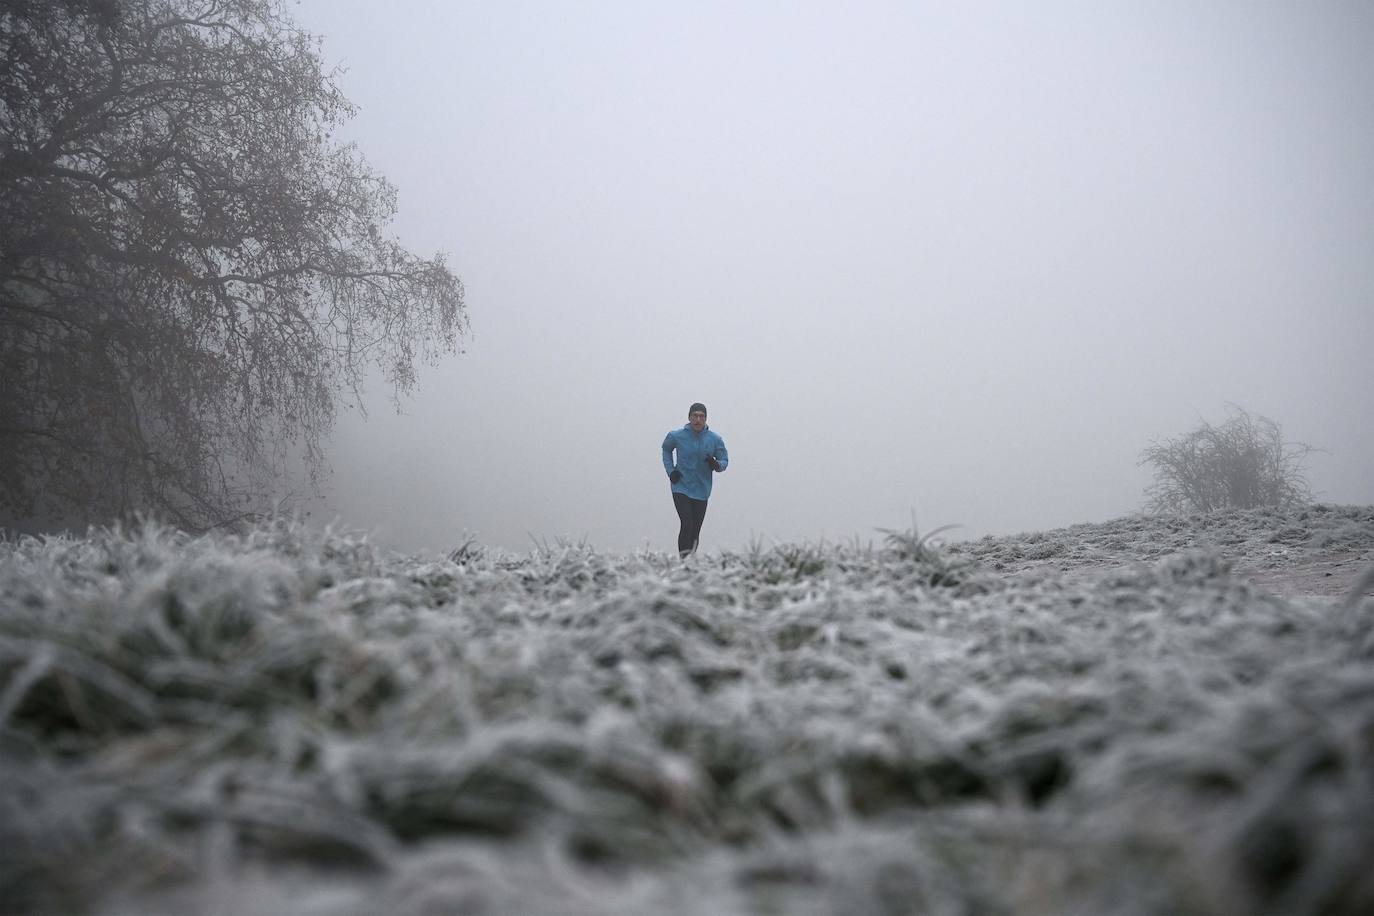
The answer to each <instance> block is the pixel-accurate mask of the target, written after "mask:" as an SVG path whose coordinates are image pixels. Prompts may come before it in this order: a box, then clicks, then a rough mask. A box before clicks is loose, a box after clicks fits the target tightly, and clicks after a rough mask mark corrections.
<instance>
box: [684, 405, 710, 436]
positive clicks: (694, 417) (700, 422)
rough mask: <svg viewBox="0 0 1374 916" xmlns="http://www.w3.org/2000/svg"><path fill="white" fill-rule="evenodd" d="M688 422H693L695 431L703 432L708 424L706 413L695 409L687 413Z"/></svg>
mask: <svg viewBox="0 0 1374 916" xmlns="http://www.w3.org/2000/svg"><path fill="white" fill-rule="evenodd" d="M687 422H688V423H690V424H692V430H693V432H698V433H699V432H701V431H702V429H704V428H705V426H706V414H704V413H702V412H701V411H699V410H694V411H692V412H691V413H689V414H688V415H687Z"/></svg>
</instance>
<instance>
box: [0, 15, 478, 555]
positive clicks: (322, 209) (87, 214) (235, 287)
mask: <svg viewBox="0 0 1374 916" xmlns="http://www.w3.org/2000/svg"><path fill="white" fill-rule="evenodd" d="M351 113H352V109H351V107H350V105H349V103H348V101H347V100H346V99H345V98H344V97H343V96H342V95H341V94H340V92H339V90H338V88H337V87H336V86H335V84H334V83H333V81H332V78H331V76H330V74H328V73H326V72H324V71H323V69H322V65H321V62H320V58H319V55H318V42H317V41H316V40H315V39H313V38H312V37H311V36H309V35H307V34H305V33H303V32H301V31H299V30H298V29H296V28H295V27H294V26H293V25H292V23H291V22H290V20H289V19H288V18H287V16H286V14H285V13H284V12H283V9H282V7H281V4H280V2H279V0H6V3H5V4H4V7H3V9H2V10H0V391H3V396H2V397H0V455H3V456H4V460H3V462H0V512H5V513H8V514H10V516H11V517H12V518H29V519H32V518H35V517H40V518H41V517H44V516H47V517H60V518H62V519H64V520H67V521H73V520H79V521H87V520H103V519H107V518H110V517H111V516H117V515H120V514H124V513H128V512H131V511H151V512H155V513H156V514H160V515H162V516H164V517H167V518H169V519H170V520H171V521H174V522H176V523H178V524H181V525H183V526H186V527H189V528H203V527H206V526H210V525H214V524H218V523H223V522H225V521H226V520H230V519H233V518H235V517H238V516H241V515H242V514H244V513H248V512H252V511H253V510H254V509H255V508H257V507H259V506H260V503H261V500H262V498H263V494H264V493H265V492H266V490H267V489H268V487H269V485H270V483H269V482H270V481H271V480H273V479H274V478H275V477H276V476H277V475H279V474H280V473H281V471H282V470H283V468H284V467H285V461H286V456H287V455H288V453H289V450H290V449H291V448H292V447H294V448H296V449H299V450H300V451H302V452H303V453H304V455H305V456H306V463H307V466H308V468H309V469H310V472H311V478H312V480H315V479H317V477H318V474H319V473H320V471H321V468H322V455H321V451H320V444H321V437H322V436H323V434H324V433H326V432H327V431H328V430H329V429H330V427H331V424H332V422H333V418H334V415H335V410H336V400H337V398H338V397H340V396H341V395H342V394H344V393H346V392H350V391H351V392H352V393H353V394H354V395H355V396H356V395H357V393H358V392H359V388H360V385H361V381H362V378H363V376H364V374H365V373H366V372H367V370H368V368H369V366H373V365H376V366H380V367H381V369H382V371H383V373H384V377H385V378H386V379H387V381H388V383H389V384H390V385H391V386H392V388H393V396H396V397H399V396H400V395H401V394H403V393H405V392H407V391H409V390H410V389H411V388H412V386H413V385H414V383H415V368H416V363H417V361H433V360H434V359H436V358H437V357H438V356H439V355H441V354H443V353H447V352H452V351H454V350H456V348H457V344H458V341H459V340H460V338H461V337H462V335H463V334H464V333H465V331H466V317H465V316H466V312H465V308H464V303H463V288H462V284H461V282H460V281H459V280H458V278H457V277H456V276H454V275H453V274H452V273H451V272H450V271H449V270H448V268H447V267H446V266H445V263H444V259H443V257H442V255H436V256H435V257H433V258H431V259H428V260H426V259H420V258H417V257H415V256H414V255H411V254H410V253H408V252H407V251H405V250H404V249H403V248H402V247H401V246H400V245H399V244H398V243H397V242H396V241H394V240H393V239H392V238H390V237H388V236H387V235H386V234H385V229H386V226H387V224H388V223H389V222H390V220H391V218H392V216H393V214H394V211H395V191H394V189H393V188H392V187H391V186H390V185H389V184H388V183H387V182H386V181H385V179H383V178H382V177H381V176H379V175H377V174H375V173H374V172H372V171H371V170H370V169H369V168H368V166H367V165H366V163H365V162H364V161H363V160H362V158H361V157H360V156H359V155H358V153H357V152H356V150H354V149H353V148H352V147H349V146H340V145H338V144H335V143H333V142H332V141H331V139H330V137H331V131H332V130H333V129H334V128H335V127H336V126H337V125H338V124H339V123H340V122H341V121H342V120H344V119H346V118H347V117H348V116H350V115H351Z"/></svg>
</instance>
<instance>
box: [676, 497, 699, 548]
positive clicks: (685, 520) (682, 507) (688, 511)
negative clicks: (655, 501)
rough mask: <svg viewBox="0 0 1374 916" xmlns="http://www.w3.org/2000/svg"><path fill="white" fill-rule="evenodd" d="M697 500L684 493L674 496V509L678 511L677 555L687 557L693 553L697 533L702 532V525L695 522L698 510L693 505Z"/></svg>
mask: <svg viewBox="0 0 1374 916" xmlns="http://www.w3.org/2000/svg"><path fill="white" fill-rule="evenodd" d="M694 502H696V500H694V499H692V498H691V497H690V496H687V495H685V494H683V493H674V494H673V508H674V509H676V510H677V519H678V528H677V555H678V556H680V557H685V556H687V554H689V553H691V552H692V545H693V544H694V543H695V542H696V537H697V531H699V530H701V523H700V522H697V521H695V517H696V508H695V507H694V506H693V505H692V503H694Z"/></svg>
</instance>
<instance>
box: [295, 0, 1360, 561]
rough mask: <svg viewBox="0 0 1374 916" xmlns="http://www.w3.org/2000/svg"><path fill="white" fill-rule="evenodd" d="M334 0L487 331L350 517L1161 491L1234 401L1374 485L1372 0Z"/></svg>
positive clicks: (641, 520)
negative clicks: (672, 472) (708, 486)
mask: <svg viewBox="0 0 1374 916" xmlns="http://www.w3.org/2000/svg"><path fill="white" fill-rule="evenodd" d="M1024 6H1025V5H1023V4H1020V3H1010V4H984V5H981V6H980V7H979V9H977V10H967V9H964V8H962V5H956V4H921V3H897V2H894V3H881V4H880V3H858V4H811V3H803V4H795V3H789V4H782V3H776V4H775V3H767V4H765V3H755V4H726V3H712V2H706V3H699V4H690V5H667V4H643V3H638V2H615V3H610V2H606V3H595V4H563V3H522V2H514V3H500V4H493V3H480V4H477V3H450V2H442V3H441V2H437V0H431V2H422V0H393V2H390V3H385V4H377V3H372V2H340V0H302V2H299V3H297V4H294V5H293V6H292V7H291V9H293V11H294V13H295V16H296V18H297V21H298V23H299V24H300V25H301V26H302V27H303V28H305V29H306V30H308V31H310V32H312V33H315V34H317V35H319V36H320V37H321V38H322V40H323V46H322V51H323V56H324V58H325V60H326V61H327V62H329V63H331V64H338V65H340V66H341V67H342V68H343V70H342V72H341V73H340V74H339V76H338V82H339V84H340V85H341V87H342V88H343V89H344V91H345V93H346V94H347V95H348V96H349V98H350V99H352V100H353V101H354V102H356V103H357V105H358V107H359V111H358V114H357V116H356V117H355V118H354V120H353V121H352V122H350V124H349V126H348V129H347V131H346V136H345V137H344V138H343V139H345V140H348V141H353V142H356V143H357V144H358V146H359V147H360V148H361V150H362V151H363V153H364V154H365V156H366V157H367V159H368V160H369V161H370V162H371V163H372V164H373V165H374V166H375V167H376V168H377V169H378V170H379V171H381V172H382V173H383V174H385V175H386V176H387V177H388V178H389V179H390V180H391V181H392V182H393V183H394V184H395V185H397V187H398V188H399V192H400V193H399V206H400V215H399V218H398V219H397V221H396V222H395V224H394V226H393V228H394V231H395V233H396V235H397V236H398V237H399V238H400V240H401V241H402V242H403V243H404V244H405V245H406V246H407V247H408V248H410V249H411V250H412V251H415V252H416V253H419V254H422V255H428V254H430V253H432V252H433V251H435V250H443V251H446V252H448V254H449V258H450V261H449V263H450V265H451V266H452V267H453V268H454V270H455V271H456V272H457V273H458V274H459V275H460V276H461V277H462V278H463V281H464V283H465V285H466V289H467V300H468V306H469V310H470V319H471V322H472V328H473V334H472V336H471V338H470V339H468V340H467V341H466V342H465V345H464V350H465V352H464V353H462V354H461V355H457V356H454V357H452V358H449V359H446V360H445V361H443V362H442V363H441V364H439V365H437V366H434V367H431V368H429V369H428V370H426V371H423V372H422V373H421V375H420V378H419V387H418V390H417V391H416V393H415V395H414V397H413V398H411V399H409V400H407V401H404V402H403V404H402V412H401V413H399V414H398V413H397V412H396V411H395V409H394V407H393V406H392V405H391V403H390V402H389V401H388V392H387V390H386V389H385V388H384V387H383V386H382V385H381V384H379V383H378V384H374V385H373V386H372V387H371V388H370V389H369V393H368V400H367V402H366V404H365V405H364V406H365V407H366V408H367V417H366V419H365V420H364V419H363V418H362V417H361V416H360V415H359V413H358V412H356V411H350V412H345V413H341V415H340V417H339V421H338V425H337V428H336V430H335V434H334V436H333V440H332V444H331V447H330V452H329V456H330V462H331V465H332V468H333V474H332V476H331V478H330V480H329V482H328V492H327V494H326V496H325V498H324V499H322V500H320V501H317V502H316V503H315V504H314V505H313V507H312V512H313V515H312V518H314V519H316V520H319V521H330V520H331V519H336V518H337V519H338V520H340V521H341V522H342V523H344V524H346V525H349V526H353V527H362V528H367V529H370V530H372V531H373V532H375V537H376V538H377V539H378V540H380V541H381V542H383V543H385V544H388V545H391V546H394V547H395V548H397V549H401V550H407V551H424V550H443V549H445V548H446V547H452V546H453V545H455V544H457V543H458V542H460V541H461V540H462V539H463V538H464V537H466V536H469V535H471V536H475V537H476V538H477V539H479V540H480V541H481V542H483V543H485V544H489V545H493V546H497V547H502V548H507V549H513V550H525V549H528V548H529V547H530V546H531V545H532V541H543V540H548V541H553V539H555V538H559V537H569V538H573V539H576V540H581V539H586V540H587V541H588V542H590V543H592V544H594V545H596V546H597V547H601V548H606V549H633V548H640V547H649V548H652V549H655V550H671V549H672V548H673V547H674V544H675V536H676V530H677V518H676V516H675V515H674V512H673V507H672V503H671V500H670V498H669V492H668V483H667V481H666V479H665V477H664V472H663V467H662V465H661V460H660V455H659V445H660V443H661V442H662V439H663V436H664V434H665V432H667V431H668V430H669V429H670V428H672V427H675V426H680V425H681V424H683V423H684V422H685V420H686V413H687V407H688V405H689V404H690V403H692V402H693V401H698V400H699V401H703V402H705V404H706V405H707V406H708V408H709V411H710V417H709V422H710V425H711V427H712V429H715V430H716V431H717V432H719V433H721V435H723V436H724V438H725V441H726V443H727V445H728V446H729V449H730V456H731V466H730V468H729V470H728V471H727V472H726V473H724V474H722V475H718V476H717V478H716V485H715V490H714V493H713V495H712V499H711V502H710V509H709V512H708V514H707V517H706V523H705V526H704V529H703V532H702V546H703V549H706V550H712V549H719V548H740V547H744V546H746V545H747V544H748V543H749V542H750V541H751V540H762V541H763V542H765V543H768V542H771V541H773V540H782V541H786V540H816V539H820V538H824V539H826V540H828V541H836V540H848V539H851V538H855V537H857V538H860V539H861V540H865V541H866V540H869V539H877V538H880V537H881V535H880V534H878V533H877V532H876V531H875V529H876V528H879V527H889V528H891V527H906V526H908V525H910V524H911V520H912V513H913V512H914V513H915V517H916V520H917V522H918V524H919V526H920V527H921V528H922V529H923V530H924V529H928V528H933V527H935V526H938V525H945V524H959V525H961V526H962V527H961V528H960V529H959V531H958V534H960V535H961V536H976V535H981V534H985V533H1011V532H1017V531H1024V530H1033V529H1044V528H1050V527H1056V526H1060V525H1065V524H1071V523H1075V522H1081V521H1096V520H1105V519H1109V518H1113V517H1116V516H1119V515H1124V514H1128V513H1131V512H1134V511H1138V510H1139V509H1140V508H1141V506H1142V502H1143V496H1142V489H1143V488H1144V486H1145V485H1146V484H1147V483H1148V482H1149V480H1150V475H1149V472H1148V469H1147V468H1144V467H1141V466H1140V465H1139V464H1138V462H1139V457H1140V451H1141V449H1142V448H1143V447H1144V446H1146V445H1147V444H1149V442H1150V441H1151V440H1154V439H1159V438H1162V437H1167V436H1173V435H1178V434H1180V433H1182V432H1185V431H1186V430H1187V429H1189V428H1191V427H1193V426H1194V425H1196V424H1197V423H1198V422H1199V421H1200V420H1209V421H1212V422H1220V421H1222V420H1224V419H1225V416H1226V413H1225V409H1226V404H1227V403H1236V404H1239V405H1242V406H1243V407H1245V408H1246V409H1247V410H1249V411H1251V412H1252V413H1256V414H1261V415H1263V416H1266V417H1269V418H1272V419H1274V420H1275V421H1277V422H1279V423H1280V424H1281V425H1282V427H1283V430H1284V432H1285V434H1286V435H1287V436H1288V437H1290V438H1292V439H1295V440H1299V441H1303V442H1307V443H1310V444H1312V445H1314V446H1318V447H1320V448H1322V449H1324V450H1325V451H1323V452H1319V453H1315V454H1313V455H1312V456H1311V458H1310V460H1309V461H1308V476H1309V480H1310V482H1311V485H1312V487H1313V489H1314V491H1316V494H1317V496H1318V497H1319V498H1320V499H1322V500H1324V501H1328V502H1338V503H1361V504H1367V503H1371V502H1374V468H1372V464H1374V463H1372V462H1371V456H1372V455H1374V423H1371V422H1370V420H1371V417H1374V368H1371V366H1374V360H1371V351H1374V104H1372V103H1371V93H1370V90H1371V87H1374V55H1371V54H1369V48H1371V47H1374V6H1371V5H1369V4H1362V3H1321V4H1302V5H1299V4H1239V3H1212V4H1203V5H1199V4H1192V3H1167V4H1156V3H1149V4H1134V5H1127V4H1105V5H1104V4H1090V3H1081V4H1037V5H1035V7H1034V10H1033V11H1028V10H1027V9H1026V8H1024Z"/></svg>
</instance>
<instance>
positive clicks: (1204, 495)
mask: <svg viewBox="0 0 1374 916" xmlns="http://www.w3.org/2000/svg"><path fill="white" fill-rule="evenodd" d="M1312 451H1314V449H1313V448H1312V446H1310V445H1306V444H1304V443H1301V442H1287V441H1285V440H1284V438H1283V430H1282V429H1281V428H1280V427H1279V425H1278V424H1277V423H1275V422H1274V421H1273V420H1270V419H1268V418H1267V417H1261V416H1252V415H1251V414H1249V413H1248V412H1246V411H1245V410H1244V409H1242V408H1240V407H1237V406H1236V405H1234V404H1233V405H1231V416H1230V417H1229V418H1228V419H1227V420H1226V422H1225V423H1222V424H1221V425H1220V426H1213V425H1212V424H1210V423H1207V422H1203V423H1202V424H1200V425H1199V426H1197V427H1195V428H1194V429H1192V430H1191V431H1189V432H1187V433H1185V434H1183V435H1182V436H1179V437H1177V438H1175V439H1166V440H1165V441H1163V442H1156V443H1154V444H1152V445H1151V446H1150V447H1149V448H1146V449H1145V450H1144V451H1143V452H1142V453H1141V459H1140V463H1141V464H1148V465H1150V466H1151V467H1153V468H1154V472H1155V480H1154V483H1153V484H1152V485H1151V486H1150V487H1148V488H1147V489H1146V491H1145V492H1146V495H1147V496H1148V498H1149V506H1150V508H1151V509H1153V510H1154V511H1156V512H1162V513H1182V512H1214V511H1217V510H1219V509H1254V508H1257V507H1259V506H1283V507H1291V506H1300V505H1305V504H1307V503H1310V502H1311V501H1312V491H1311V490H1310V489H1309V488H1308V486H1307V479H1306V477H1304V476H1303V461H1304V460H1305V459H1306V457H1307V456H1308V454H1310V453H1311V452H1312Z"/></svg>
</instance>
